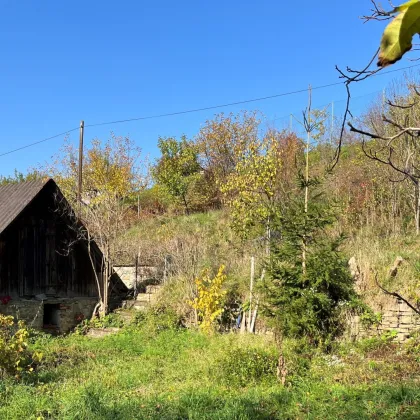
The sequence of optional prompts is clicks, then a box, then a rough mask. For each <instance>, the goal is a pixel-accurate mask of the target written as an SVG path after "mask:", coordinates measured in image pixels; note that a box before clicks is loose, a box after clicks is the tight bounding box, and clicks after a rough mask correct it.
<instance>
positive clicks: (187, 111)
mask: <svg viewBox="0 0 420 420" xmlns="http://www.w3.org/2000/svg"><path fill="white" fill-rule="evenodd" d="M418 66H420V64H414V65H412V66H407V67H402V68H399V69H394V70H388V71H386V72H379V73H376V74H373V75H372V76H371V77H375V76H381V75H385V74H390V73H395V72H398V71H402V70H409V69H411V68H414V67H418ZM342 84H344V82H342V81H340V82H335V83H329V84H327V85H321V86H315V87H313V88H312V90H320V89H326V88H329V87H332V86H338V85H342ZM307 91H308V88H305V89H299V90H294V91H290V92H284V93H279V94H276V95H269V96H263V97H261V98H254V99H247V100H244V101H237V102H230V103H226V104H221V105H213V106H208V107H204V108H195V109H189V110H184V111H178V112H171V113H167V114H158V115H150V116H144V117H137V118H128V119H124V120H116V121H107V122H102V123H97V124H87V125H85V128H86V127H99V126H104V125H113V124H121V123H125V122H131V121H142V120H151V119H157V118H165V117H172V116H176V115H183V114H191V113H195V112H200V111H209V110H212V109H219V108H226V107H229V106H235V105H243V104H249V103H252V102H260V101H266V100H268V99H275V98H281V97H284V96H291V95H296V94H298V93H304V92H307ZM78 129H79V127H76V128H72V129H71V130H68V131H64V132H63V133H60V134H56V135H55V136H51V137H48V138H45V139H43V140H39V141H36V142H34V143H30V144H27V145H25V146H22V147H19V148H17V149H13V150H9V151H8V152H4V153H1V154H0V157H3V156H6V155H9V154H11V153H15V152H18V151H20V150H24V149H27V148H28V147H32V146H36V145H37V144H40V143H44V142H46V141H48V140H53V139H55V138H57V137H60V136H63V135H66V134H69V133H71V132H73V131H76V130H78Z"/></svg>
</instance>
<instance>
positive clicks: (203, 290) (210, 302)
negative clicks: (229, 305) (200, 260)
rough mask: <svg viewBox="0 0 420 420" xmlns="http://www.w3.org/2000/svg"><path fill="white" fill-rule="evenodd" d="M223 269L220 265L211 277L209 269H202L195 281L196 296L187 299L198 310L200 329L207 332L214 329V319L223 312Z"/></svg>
mask: <svg viewBox="0 0 420 420" xmlns="http://www.w3.org/2000/svg"><path fill="white" fill-rule="evenodd" d="M224 271H225V266H224V265H221V266H220V268H219V271H218V272H217V274H216V276H215V277H214V278H211V277H210V272H209V270H208V269H206V270H204V271H203V272H202V273H201V276H200V277H199V278H198V279H197V280H196V281H195V284H196V286H197V297H196V298H195V299H194V300H192V301H189V304H190V305H191V306H192V307H193V308H194V309H196V310H197V312H198V317H199V326H200V329H201V330H202V331H204V332H205V333H208V334H209V333H211V332H213V331H214V329H215V323H216V320H217V318H218V317H220V315H221V314H222V313H223V297H224V296H225V295H226V291H225V290H222V288H223V285H224V283H225V281H226V274H225V273H224Z"/></svg>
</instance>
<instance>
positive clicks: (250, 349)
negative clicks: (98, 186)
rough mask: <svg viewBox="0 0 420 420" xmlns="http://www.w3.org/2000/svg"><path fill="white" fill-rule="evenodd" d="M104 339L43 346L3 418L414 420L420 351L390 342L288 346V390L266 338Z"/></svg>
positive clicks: (129, 335)
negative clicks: (326, 350)
mask: <svg viewBox="0 0 420 420" xmlns="http://www.w3.org/2000/svg"><path fill="white" fill-rule="evenodd" d="M141 325H142V326H140V327H133V326H132V327H125V328H124V329H123V330H122V331H121V332H120V333H118V334H116V335H113V336H109V337H106V338H102V339H94V338H89V337H86V336H76V335H73V336H69V337H65V338H56V339H42V338H41V339H39V340H38V341H36V342H35V343H34V344H32V345H31V346H32V348H42V349H43V351H44V354H45V358H44V362H43V363H42V364H41V366H39V367H38V369H37V372H36V373H34V374H32V375H29V376H28V377H26V378H24V379H23V380H22V381H21V382H20V383H19V382H15V381H14V380H12V379H9V380H7V381H3V382H1V383H0V418H1V419H10V420H12V419H80V420H90V419H92V420H93V419H95V420H97V419H112V420H116V419H121V420H123V419H124V420H125V419H171V420H173V419H197V420H202V419H217V420H220V419H304V418H305V419H306V418H313V419H315V418H324V419H337V418H346V419H364V418H384V419H385V418H386V419H397V418H398V419H404V418H406V419H414V418H419V416H420V406H419V401H420V388H419V387H418V375H419V373H420V371H419V365H418V363H417V360H418V359H417V358H418V357H419V353H418V347H416V346H418V344H416V343H412V344H410V345H406V346H405V347H397V346H396V345H394V344H388V343H387V342H386V340H385V339H384V340H383V341H381V340H369V341H365V342H362V343H360V344H359V345H357V346H350V347H349V346H342V347H337V349H336V352H335V354H331V355H325V354H323V355H322V354H318V353H316V352H314V351H309V350H305V349H302V348H299V347H297V346H296V345H293V343H289V344H288V347H287V346H286V348H289V349H290V355H292V354H295V356H290V360H291V361H293V363H292V364H291V365H290V366H292V365H293V372H291V375H290V379H289V383H288V385H287V386H286V387H283V386H281V385H280V384H279V383H278V382H277V380H276V377H275V366H276V362H277V353H276V347H275V346H274V343H273V342H272V341H271V340H270V339H269V338H265V337H256V336H241V335H237V334H226V335H213V336H204V335H202V334H200V333H198V332H195V331H191V330H186V329H179V328H177V327H176V326H175V324H174V323H173V322H172V320H171V318H170V317H169V318H168V317H167V316H162V315H161V316H157V317H156V316H150V317H148V318H147V319H145V320H143V321H142V323H141Z"/></svg>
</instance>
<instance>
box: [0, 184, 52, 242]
mask: <svg viewBox="0 0 420 420" xmlns="http://www.w3.org/2000/svg"><path fill="white" fill-rule="evenodd" d="M50 182H54V181H53V180H52V179H51V178H48V179H46V180H38V181H27V182H20V183H18V184H7V185H0V234H1V233H2V232H3V231H4V230H5V229H6V228H7V226H9V225H10V223H12V222H13V220H15V219H16V218H17V217H18V216H19V214H20V213H21V212H22V211H23V210H24V209H25V207H26V206H27V205H28V204H30V203H31V202H32V200H33V199H34V198H35V197H36V196H37V195H38V194H39V193H40V191H41V190H42V189H43V188H44V187H45V186H46V185H47V184H48V183H50Z"/></svg>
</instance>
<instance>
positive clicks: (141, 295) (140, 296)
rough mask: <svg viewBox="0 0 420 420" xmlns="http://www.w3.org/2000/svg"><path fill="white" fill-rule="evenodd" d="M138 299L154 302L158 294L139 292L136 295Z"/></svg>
mask: <svg viewBox="0 0 420 420" xmlns="http://www.w3.org/2000/svg"><path fill="white" fill-rule="evenodd" d="M136 300H137V301H139V302H149V303H152V302H155V301H156V295H154V294H150V293H139V294H138V295H137V297H136Z"/></svg>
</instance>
